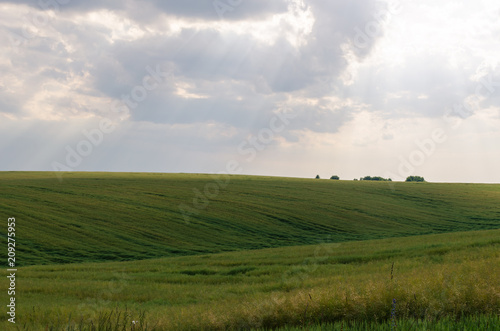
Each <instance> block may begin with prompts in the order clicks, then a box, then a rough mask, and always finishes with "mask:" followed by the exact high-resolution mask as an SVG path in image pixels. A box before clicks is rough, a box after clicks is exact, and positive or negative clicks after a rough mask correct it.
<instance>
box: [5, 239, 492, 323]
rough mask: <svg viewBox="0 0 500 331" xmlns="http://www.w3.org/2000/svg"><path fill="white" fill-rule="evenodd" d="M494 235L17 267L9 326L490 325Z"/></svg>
mask: <svg viewBox="0 0 500 331" xmlns="http://www.w3.org/2000/svg"><path fill="white" fill-rule="evenodd" d="M499 235H500V230H490V231H478V232H464V233H453V234H441V235H429V236H417V237H411V240H409V238H393V239H384V240H372V241H362V242H350V243H344V244H322V245H319V246H318V245H315V246H304V247H288V248H275V249H265V250H256V251H248V252H233V253H224V254H213V255H204V256H190V257H176V258H165V259H158V260H144V261H135V262H119V263H97V264H96V263H92V264H90V263H89V264H75V265H59V266H32V267H25V268H22V269H21V270H19V274H20V275H22V282H21V281H20V283H19V288H20V293H22V294H20V300H22V301H20V302H22V304H20V305H19V315H18V321H19V322H20V323H26V327H27V328H31V329H32V330H39V329H45V328H46V327H47V326H48V327H49V329H50V327H52V328H53V329H54V330H64V329H65V328H67V327H68V325H70V326H71V327H74V328H77V327H79V325H80V324H79V323H81V321H83V322H84V323H83V324H81V325H82V327H84V328H85V327H87V328H88V327H92V326H96V325H97V324H98V322H99V321H100V320H103V319H102V318H99V316H109V314H110V312H114V313H113V316H115V317H116V316H117V314H118V313H120V312H121V315H120V316H121V319H122V320H123V316H125V315H127V316H130V317H129V318H128V320H129V321H130V320H132V319H133V320H137V319H138V316H139V313H140V312H144V311H146V312H147V314H146V315H145V317H144V323H147V326H148V328H149V329H155V330H246V329H259V328H260V329H272V328H280V327H285V326H287V327H303V328H305V329H306V330H307V328H311V329H312V328H316V329H312V330H319V329H320V328H319V327H320V326H321V325H326V326H328V325H329V326H332V327H338V326H339V325H344V330H348V329H346V328H345V327H347V326H349V325H351V326H352V325H358V326H360V325H367V326H370V325H380V329H381V330H383V328H387V327H389V328H390V326H391V324H392V319H391V310H392V309H393V308H394V307H393V300H394V299H396V304H395V324H396V326H397V327H396V329H397V330H402V329H403V326H404V327H405V328H406V326H407V325H408V324H407V323H410V322H414V323H415V325H426V324H425V323H427V325H431V324H432V325H439V324H438V323H448V322H449V323H451V322H452V321H455V320H456V321H458V322H460V321H468V320H471V321H473V322H471V323H482V322H481V321H495V320H494V317H495V316H497V317H498V315H499V314H500V284H499V282H498V279H500V243H499V242H498V238H499ZM391 270H392V272H391ZM391 275H392V276H391ZM391 277H392V279H391ZM54 279H57V281H54ZM31 307H35V309H34V310H33V309H32V308H31ZM125 312H126V314H125ZM102 314H104V315H102ZM108 320H109V321H113V320H114V319H113V318H108V319H105V320H104V322H106V321H108ZM446 321H448V322H446ZM4 322H5V320H3V321H2V323H3V324H4V325H6V326H8V325H7V324H6V323H4ZM458 322H457V323H458ZM342 323H344V324H342ZM349 323H350V324H349ZM355 323H357V324H355ZM363 323H364V324H363ZM405 323H406V324H405ZM417 323H418V324H417ZM460 323H462V322H460ZM464 323H465V322H464ZM104 324H105V323H100V325H104ZM20 325H22V324H20ZM115 325H118V326H119V327H122V328H123V326H124V325H125V327H126V323H122V322H119V323H115ZM143 325H146V324H143ZM443 325H446V324H443ZM457 325H459V324H457ZM460 325H461V324H460ZM481 325H484V323H483V324H481ZM129 326H130V325H129ZM422 328H423V327H422ZM422 328H420V329H419V330H421V329H422ZM351 329H352V328H351ZM327 330H328V329H327ZM405 330H406V329H405Z"/></svg>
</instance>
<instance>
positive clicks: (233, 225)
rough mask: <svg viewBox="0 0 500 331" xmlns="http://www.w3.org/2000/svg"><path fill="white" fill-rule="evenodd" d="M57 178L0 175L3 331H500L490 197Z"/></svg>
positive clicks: (499, 213)
mask: <svg viewBox="0 0 500 331" xmlns="http://www.w3.org/2000/svg"><path fill="white" fill-rule="evenodd" d="M63 178H64V180H63V181H62V182H61V181H59V180H57V178H56V177H55V176H54V175H53V174H52V173H16V172H9V173H0V185H1V186H0V214H1V215H2V217H3V218H4V219H5V221H6V220H7V218H8V217H15V218H16V224H17V225H16V240H17V246H16V249H17V251H16V254H17V255H16V258H17V260H16V261H17V262H18V266H19V269H18V273H17V275H18V285H17V286H18V294H17V299H18V302H19V304H18V307H17V320H18V323H17V324H16V326H15V327H13V326H12V325H11V324H10V323H8V322H7V318H8V316H7V315H6V314H3V315H0V316H1V317H0V321H1V322H0V323H1V324H2V325H5V328H3V329H16V327H17V329H19V330H92V329H95V330H107V329H110V330H114V329H120V330H122V329H126V330H131V329H133V330H145V329H147V330H225V329H235V330H238V329H259V328H260V329H269V328H280V327H281V328H282V329H281V330H296V329H309V330H361V329H366V330H391V327H392V329H397V330H407V329H415V330H417V329H418V330H427V329H429V330H433V329H436V330H448V329H461V330H462V329H467V330H476V329H477V330H480V329H484V330H499V329H500V328H499V327H498V325H499V323H500V321H499V316H500V282H499V280H498V279H500V230H498V229H499V228H500V204H499V202H500V185H482V184H433V183H397V182H395V183H390V184H389V183H382V182H364V181H363V182H355V181H333V180H315V179H293V178H276V177H254V176H231V177H229V178H226V177H222V176H221V177H219V178H216V177H213V176H210V175H188V174H124V173H114V174H104V173H69V174H65V176H64V177H63ZM391 185H392V186H391ZM200 192H201V193H200ZM203 192H206V193H203ZM200 194H202V195H203V196H204V197H205V198H206V197H207V196H208V198H209V199H207V200H206V201H203V199H204V198H200ZM196 197H198V198H199V199H198V200H195V203H194V204H193V198H196ZM179 205H183V206H184V207H183V208H184V210H185V211H187V214H186V213H185V214H184V215H183V214H182V213H181V212H180V211H179ZM198 207H199V208H198ZM186 215H188V216H189V218H188V217H185V216H186ZM2 226H3V227H2V233H6V222H4V224H3V225H2ZM2 242H3V244H4V245H5V247H6V239H5V234H3V235H2ZM4 251H5V252H6V249H5V250H4ZM5 254H6V253H4V255H5ZM5 258H6V257H5ZM7 300H8V298H7V296H6V295H5V297H4V301H5V302H6V303H7ZM393 300H396V301H395V303H393ZM393 309H394V310H393ZM391 312H392V313H391ZM133 320H134V321H137V322H136V324H132V321H133ZM392 323H394V326H392ZM134 325H135V326H136V327H134ZM118 327H119V328H118ZM292 327H295V329H292Z"/></svg>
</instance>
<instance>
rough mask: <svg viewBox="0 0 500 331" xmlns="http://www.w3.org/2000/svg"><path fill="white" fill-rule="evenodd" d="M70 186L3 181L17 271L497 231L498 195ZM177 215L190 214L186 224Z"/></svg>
mask: <svg viewBox="0 0 500 331" xmlns="http://www.w3.org/2000/svg"><path fill="white" fill-rule="evenodd" d="M63 178H64V180H63V181H62V182H60V181H58V180H57V178H56V177H55V175H54V174H53V173H50V172H49V173H15V172H14V173H0V185H1V186H0V212H1V214H2V215H3V217H16V218H17V219H18V220H19V221H18V229H17V232H18V234H17V235H18V238H19V239H20V240H22V244H23V245H22V246H20V247H19V254H21V255H20V258H19V261H18V264H19V265H24V266H26V265H39V264H53V263H75V262H88V261H117V260H122V261H124V260H138V259H149V258H158V257H165V256H178V255H192V254H207V253H218V252H224V251H235V250H248V249H259V248H268V247H282V246H296V245H307V244H316V243H318V242H324V241H329V242H345V241H352V240H368V239H378V238H388V237H400V236H410V235H422V234H432V233H443V232H452V231H469V230H486V229H496V228H499V227H500V206H499V202H500V185H473V184H431V183H392V184H388V183H381V182H366V181H362V182H355V181H334V180H314V179H291V178H276V177H274V178H273V177H252V176H232V177H230V178H229V179H227V178H224V177H220V178H218V179H217V178H214V177H212V176H210V175H182V174H180V175H171V174H121V173H111V174H102V173H101V174H96V173H70V174H66V175H64V177H63ZM390 185H393V187H392V186H390ZM215 188H218V194H214V192H217V190H215ZM205 190H207V192H208V193H209V195H210V197H211V199H208V200H207V201H208V203H206V205H203V204H202V203H200V202H199V200H201V199H198V200H196V202H198V204H196V205H193V199H195V198H196V193H195V192H201V193H202V194H204V193H203V192H205ZM179 205H185V206H186V207H185V209H186V211H187V215H188V216H189V218H188V219H187V222H186V219H185V217H183V214H182V213H181V212H180V210H179ZM196 207H204V208H200V209H197V208H196ZM188 208H191V209H192V210H194V212H193V211H192V210H190V209H188ZM2 226H5V224H2ZM4 229H5V227H4V228H2V230H4ZM4 231H5V230H4ZM4 231H2V232H3V233H5V232H4Z"/></svg>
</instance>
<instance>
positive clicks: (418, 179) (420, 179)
mask: <svg viewBox="0 0 500 331" xmlns="http://www.w3.org/2000/svg"><path fill="white" fill-rule="evenodd" d="M316 179H321V177H320V176H319V175H316ZM330 179H333V180H340V177H339V176H337V175H333V176H331V177H330ZM354 180H355V181H357V180H358V179H357V178H354ZM359 180H370V181H380V182H392V179H391V178H383V177H380V176H373V177H372V176H365V177H360V178H359ZM405 182H425V179H424V177H422V176H408V177H406V180H405Z"/></svg>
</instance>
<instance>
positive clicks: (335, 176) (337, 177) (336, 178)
mask: <svg viewBox="0 0 500 331" xmlns="http://www.w3.org/2000/svg"><path fill="white" fill-rule="evenodd" d="M330 179H335V180H339V179H340V177H339V176H337V175H334V176H332V177H330Z"/></svg>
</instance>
